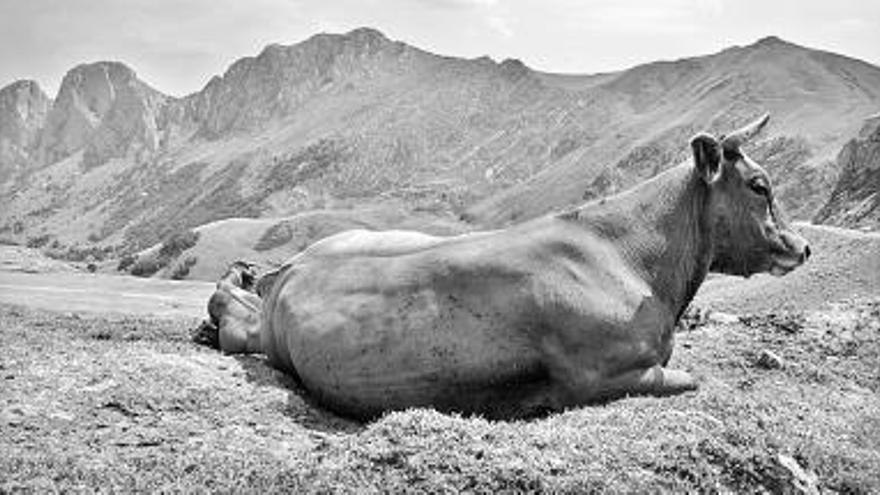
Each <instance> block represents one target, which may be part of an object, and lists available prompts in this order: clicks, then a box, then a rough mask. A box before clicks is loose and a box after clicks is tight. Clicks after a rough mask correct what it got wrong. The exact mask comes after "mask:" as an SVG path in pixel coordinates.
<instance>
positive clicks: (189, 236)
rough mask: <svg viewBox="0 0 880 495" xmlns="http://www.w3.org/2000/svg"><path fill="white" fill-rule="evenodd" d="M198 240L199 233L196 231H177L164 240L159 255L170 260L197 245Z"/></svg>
mask: <svg viewBox="0 0 880 495" xmlns="http://www.w3.org/2000/svg"><path fill="white" fill-rule="evenodd" d="M198 240H199V233H198V232H196V231H193V230H187V231H185V232H175V233H174V234H171V235H170V236H169V237H168V238H167V239H165V240H164V241H163V242H162V247H161V248H159V257H160V258H165V259H166V260H170V259H171V258H174V257H175V256H178V255H179V254H180V253H182V252H184V251H186V250H187V249H189V248H191V247H193V246H195V245H196V242H198Z"/></svg>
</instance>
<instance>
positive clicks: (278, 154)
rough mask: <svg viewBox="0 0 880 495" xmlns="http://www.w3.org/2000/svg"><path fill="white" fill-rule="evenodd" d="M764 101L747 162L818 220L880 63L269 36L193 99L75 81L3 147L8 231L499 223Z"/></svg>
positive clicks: (1, 217)
mask: <svg viewBox="0 0 880 495" xmlns="http://www.w3.org/2000/svg"><path fill="white" fill-rule="evenodd" d="M4 91H8V88H7V89H4ZM764 111H770V112H771V114H772V124H771V126H770V129H771V131H770V132H769V133H768V135H767V136H765V137H764V138H763V139H761V140H760V141H759V142H757V143H756V144H755V145H754V146H753V147H752V149H751V150H749V151H751V153H750V154H751V155H752V156H753V157H754V158H756V159H758V160H760V161H763V162H764V163H765V164H766V165H767V167H768V169H769V170H770V172H771V175H772V176H773V178H774V181H775V182H776V183H777V189H778V191H779V194H780V197H781V200H782V201H783V203H784V204H785V206H786V207H787V208H788V210H790V211H791V212H792V213H793V214H794V216H795V217H797V218H802V219H805V218H811V217H812V216H813V215H814V214H815V213H816V212H817V211H818V210H819V208H820V207H821V206H822V205H823V204H824V203H825V201H826V200H827V198H828V194H829V192H830V191H831V189H832V188H833V184H834V183H835V181H836V180H837V178H838V174H839V168H838V164H837V162H836V161H835V160H834V157H835V154H836V153H837V151H838V150H839V149H840V148H841V146H843V145H844V144H845V142H846V140H847V139H848V138H849V137H851V136H853V135H855V133H856V132H857V131H858V128H859V126H860V125H861V121H862V120H863V119H864V118H865V117H866V116H868V115H870V114H872V113H876V112H878V111H880V68H877V67H874V66H872V65H869V64H866V63H864V62H861V61H858V60H854V59H850V58H846V57H843V56H839V55H835V54H831V53H826V52H820V51H816V50H811V49H808V48H804V47H800V46H797V45H794V44H791V43H788V42H785V41H782V40H780V39H778V38H766V39H763V40H760V41H758V42H757V43H755V44H753V45H749V46H745V47H732V48H729V49H727V50H724V51H722V52H720V53H716V54H712V55H706V56H701V57H694V58H688V59H682V60H677V61H668V62H656V63H651V64H646V65H642V66H638V67H634V68H632V69H629V70H626V71H621V72H617V73H610V74H597V75H562V74H547V73H541V72H538V71H535V70H532V69H530V68H529V67H527V66H525V65H524V64H523V63H522V62H520V61H517V60H512V59H509V60H504V61H501V62H496V61H493V60H491V59H489V58H487V57H481V58H477V59H461V58H455V57H445V56H440V55H436V54H432V53H429V52H426V51H423V50H420V49H418V48H416V47H412V46H410V45H407V44H405V43H402V42H399V41H393V40H390V39H388V38H387V37H385V36H384V35H383V34H382V33H380V32H378V31H375V30H373V29H368V28H361V29H356V30H354V31H351V32H349V33H346V34H319V35H315V36H313V37H311V38H309V39H307V40H305V41H302V42H300V43H296V44H293V45H289V46H283V45H270V46H267V47H266V48H265V49H264V50H262V51H261V52H260V53H259V54H258V55H256V56H254V57H246V58H243V59H241V60H238V61H236V62H235V63H233V64H232V65H231V66H230V67H229V69H228V70H227V71H226V72H225V73H224V74H222V75H219V76H216V77H214V78H212V79H211V80H210V81H209V82H208V83H207V84H206V85H205V87H204V88H203V89H202V90H201V91H198V92H196V93H193V94H191V95H187V96H185V97H182V98H174V97H170V96H167V95H164V94H162V93H160V92H159V91H157V90H155V89H153V88H150V87H149V86H148V85H147V84H146V83H144V82H142V81H140V80H139V79H138V78H137V76H136V74H135V73H134V71H132V70H131V69H129V68H128V67H126V66H124V65H123V64H120V63H115V62H99V63H96V64H87V65H82V66H78V67H76V68H74V69H73V70H71V72H70V73H68V75H67V76H66V77H65V78H64V81H63V82H62V85H61V88H60V90H59V94H58V96H57V97H56V98H55V100H54V101H52V102H51V109H50V110H49V111H48V114H47V115H46V116H45V119H44V120H43V121H39V120H34V122H35V123H34V124H33V125H32V127H31V128H32V129H38V131H36V134H38V138H37V139H36V140H34V138H33V137H31V138H28V139H29V140H25V141H26V142H27V143H29V144H27V145H23V147H21V149H24V150H25V152H24V154H21V155H20V156H22V157H24V158H23V162H22V165H20V166H15V167H12V166H10V165H9V164H10V163H12V162H11V161H10V160H9V159H7V158H6V157H5V155H4V156H3V157H2V162H0V165H2V169H8V170H16V172H15V173H12V174H10V175H9V177H7V180H5V182H4V181H0V182H2V184H0V197H2V198H3V202H4V204H5V205H8V207H7V208H5V209H4V211H3V212H0V235H2V236H4V237H7V238H12V239H13V240H19V241H23V240H27V239H34V238H40V239H46V238H47V237H46V236H49V237H51V238H53V239H55V240H57V241H58V242H60V243H63V244H71V243H83V242H86V241H88V242H94V243H99V244H103V245H111V244H125V245H127V246H129V247H132V248H140V247H145V246H149V245H151V244H153V243H155V242H157V241H159V240H161V239H162V238H164V237H166V236H168V235H170V234H172V233H174V232H178V231H181V230H185V229H191V228H194V227H197V226H199V225H202V224H207V223H209V222H214V221H217V220H222V219H226V218H233V217H254V218H255V217H273V218H274V217H278V218H281V217H290V216H292V215H296V214H299V213H302V212H305V211H309V210H315V209H339V208H343V209H354V210H357V209H361V208H373V207H391V208H396V209H397V211H398V212H399V213H401V214H412V213H414V212H415V213H418V214H419V215H421V214H424V213H427V214H431V215H434V216H435V217H436V218H438V219H443V220H444V221H455V220H456V219H457V218H459V217H460V218H463V219H465V220H467V221H469V222H471V223H473V224H475V225H476V226H489V225H503V224H506V223H509V222H511V221H518V220H522V219H526V218H530V217H534V216H536V215H540V214H543V213H545V212H547V211H550V210H553V209H559V208H564V207H566V206H567V205H570V204H574V203H578V202H581V201H583V200H584V198H592V197H595V196H598V195H603V194H608V193H611V192H613V191H615V190H618V189H620V188H623V187H626V186H628V185H629V184H632V183H634V182H636V181H639V180H641V179H643V178H646V177H648V176H650V175H652V174H654V173H656V172H658V171H660V170H662V169H663V168H664V167H666V166H670V165H672V164H674V163H675V162H676V161H678V160H681V159H685V158H687V142H688V139H689V138H690V136H691V135H693V134H694V133H695V132H697V131H700V130H710V131H714V132H723V131H725V130H729V129H730V128H732V127H733V126H736V125H739V124H741V123H743V122H746V121H747V120H750V119H752V118H754V117H755V116H756V115H758V114H760V113H762V112H764ZM3 115H5V114H0V119H2V120H0V123H2V125H4V126H5V125H6V124H5V122H6V117H5V116H3ZM0 128H2V129H5V127H0ZM0 136H2V139H7V140H8V139H11V138H9V137H7V132H6V131H3V132H2V134H0ZM31 136H33V133H32V134H31ZM17 139H19V141H16V142H21V139H20V138H17Z"/></svg>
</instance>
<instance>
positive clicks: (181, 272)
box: [171, 256, 198, 280]
mask: <svg viewBox="0 0 880 495" xmlns="http://www.w3.org/2000/svg"><path fill="white" fill-rule="evenodd" d="M197 261H198V258H196V257H195V256H187V257H186V259H185V260H183V263H181V264H179V265H177V267H175V268H174V271H173V272H171V279H172V280H183V279H185V278H186V276H187V275H189V269H190V268H192V267H193V266H194V265H195V264H196V262H197Z"/></svg>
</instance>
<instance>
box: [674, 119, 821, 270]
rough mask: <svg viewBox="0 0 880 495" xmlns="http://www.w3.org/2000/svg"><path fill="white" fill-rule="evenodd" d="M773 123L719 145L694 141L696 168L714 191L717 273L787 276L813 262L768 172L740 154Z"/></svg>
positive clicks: (707, 139) (700, 138) (703, 138)
mask: <svg viewBox="0 0 880 495" xmlns="http://www.w3.org/2000/svg"><path fill="white" fill-rule="evenodd" d="M768 119H769V115H765V116H763V117H762V118H760V119H758V120H756V121H755V122H753V123H751V124H749V125H747V126H745V127H743V128H742V129H739V130H737V131H734V132H732V133H730V134H728V135H727V136H722V137H721V138H720V139H716V138H715V137H713V136H710V135H708V134H699V135H697V136H696V137H694V138H693V139H692V140H691V148H692V149H693V152H694V163H695V165H696V167H697V170H698V172H699V173H700V175H701V177H702V179H703V180H704V181H705V182H706V184H707V185H708V187H709V188H710V190H711V193H710V198H711V199H710V201H709V205H710V206H709V208H710V212H709V215H710V222H711V223H712V227H713V232H714V234H713V236H714V238H713V241H714V255H713V258H712V264H711V266H710V270H711V271H713V272H721V273H727V274H731V275H743V276H749V275H752V274H754V273H759V272H770V273H772V274H773V275H784V274H786V273H788V272H790V271H791V270H793V269H795V268H797V267H798V266H800V265H801V264H802V263H803V262H804V261H806V260H807V258H808V257H809V256H810V248H809V246H808V245H807V241H806V240H804V238H803V237H801V236H800V235H798V234H797V233H795V232H794V231H793V230H791V228H790V227H789V226H788V224H787V223H786V221H785V218H784V216H783V213H782V211H781V209H780V207H779V204H778V203H777V202H776V199H775V198H774V195H773V187H772V185H771V184H770V177H769V176H768V175H767V172H766V171H765V170H764V169H763V168H762V167H761V166H760V165H758V164H757V163H755V162H754V161H752V160H751V159H749V158H748V157H747V156H746V155H745V154H744V153H743V152H742V150H741V147H742V145H744V144H745V143H747V142H748V141H749V139H751V138H752V137H754V136H755V135H756V134H758V132H760V131H761V129H763V128H764V126H765V125H766V124H767V120H768Z"/></svg>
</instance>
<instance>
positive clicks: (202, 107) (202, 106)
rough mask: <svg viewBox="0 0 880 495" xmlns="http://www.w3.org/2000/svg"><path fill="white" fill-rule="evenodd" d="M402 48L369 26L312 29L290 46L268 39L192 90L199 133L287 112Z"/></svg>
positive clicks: (388, 61) (368, 73)
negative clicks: (324, 31) (325, 31)
mask: <svg viewBox="0 0 880 495" xmlns="http://www.w3.org/2000/svg"><path fill="white" fill-rule="evenodd" d="M405 50H406V48H405V45H403V44H402V43H396V42H392V41H391V40H389V39H388V38H387V37H385V35H384V34H382V33H381V32H379V31H377V30H375V29H371V28H358V29H355V30H353V31H350V32H348V33H345V34H317V35H314V36H312V37H310V38H308V39H306V40H305V41H302V42H300V43H296V44H293V45H287V46H285V45H280V44H271V45H268V46H266V47H265V48H263V50H262V51H261V52H260V53H259V55H257V56H256V57H245V58H242V59H239V60H238V61H236V62H235V63H233V64H232V65H231V66H230V67H229V69H228V70H227V71H226V73H225V74H223V76H222V77H215V78H212V79H211V81H210V82H209V83H208V85H207V86H206V87H205V89H204V90H203V91H202V92H201V93H199V94H196V95H194V97H193V98H194V100H195V101H194V105H193V108H194V109H195V110H194V111H195V115H194V120H196V121H198V122H200V123H201V130H200V133H201V135H202V136H204V137H208V138H216V137H218V136H220V135H222V134H224V133H226V132H229V131H240V130H246V129H252V128H254V127H257V126H259V125H261V124H263V123H265V122H267V121H270V120H272V119H273V118H276V117H283V116H285V115H288V114H289V113H290V112H292V111H293V110H294V109H295V108H297V106H298V105H299V104H301V103H302V102H303V101H305V100H306V99H307V98H309V97H310V96H312V95H314V94H316V93H317V92H319V91H323V90H327V89H332V88H334V87H335V88H337V89H338V88H339V87H341V86H343V85H345V84H346V83H352V82H353V81H356V80H359V79H364V78H372V77H375V76H377V75H379V74H381V73H382V70H381V69H380V66H383V65H384V66H390V65H393V64H394V63H396V62H397V61H398V58H399V56H400V55H401V54H402V53H403V52H404V51H405Z"/></svg>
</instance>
